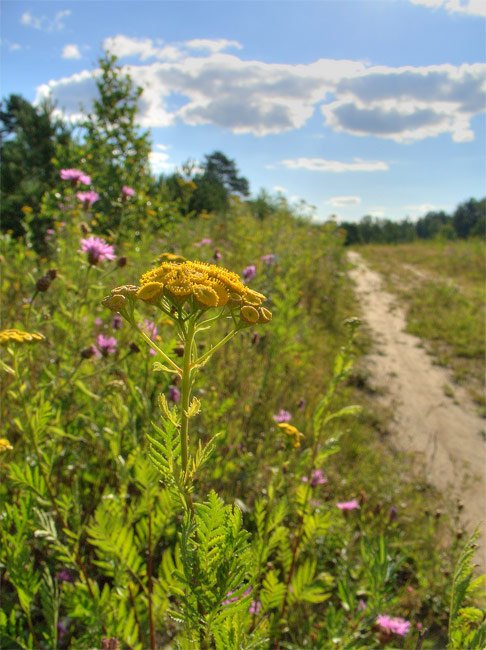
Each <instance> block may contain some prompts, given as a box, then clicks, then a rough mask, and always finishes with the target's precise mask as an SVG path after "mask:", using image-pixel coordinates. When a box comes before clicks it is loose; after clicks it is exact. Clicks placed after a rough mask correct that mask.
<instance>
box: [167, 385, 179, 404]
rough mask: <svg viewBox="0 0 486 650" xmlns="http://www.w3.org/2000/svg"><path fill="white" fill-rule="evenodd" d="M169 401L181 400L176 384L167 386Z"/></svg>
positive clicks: (177, 401)
mask: <svg viewBox="0 0 486 650" xmlns="http://www.w3.org/2000/svg"><path fill="white" fill-rule="evenodd" d="M167 399H168V400H169V402H174V403H175V404H178V403H179V402H180V401H181V392H180V390H179V389H178V388H177V387H176V386H169V393H168V395H167Z"/></svg>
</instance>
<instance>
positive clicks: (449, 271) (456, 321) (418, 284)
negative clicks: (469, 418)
mask: <svg viewBox="0 0 486 650" xmlns="http://www.w3.org/2000/svg"><path fill="white" fill-rule="evenodd" d="M357 250H359V252H360V253H361V254H362V255H363V257H364V258H365V259H366V260H367V262H369V263H370V264H371V266H372V267H373V268H375V269H376V270H378V271H380V272H381V273H382V274H383V277H384V278H385V280H386V282H387V285H388V289H389V290H390V291H391V292H392V293H394V294H395V295H396V296H397V300H398V301H399V302H400V304H401V305H404V306H405V308H406V315H407V331H409V332H410V333H411V334H414V335H416V336H418V337H419V338H421V339H422V340H423V341H424V344H425V345H426V348H427V350H428V351H429V352H430V353H431V354H432V355H433V356H434V357H435V359H436V360H437V363H439V364H440V365H443V366H445V367H448V368H450V369H451V370H452V372H453V377H454V379H455V381H456V382H457V383H459V384H461V385H464V386H465V387H466V388H467V389H468V390H469V392H470V395H471V397H472V399H473V400H474V401H475V402H476V403H477V405H478V408H479V410H480V412H481V413H482V414H484V415H486V411H485V407H486V404H485V386H484V358H485V352H486V349H485V347H486V340H485V329H484V328H485V323H486V247H485V241H484V239H482V238H479V237H476V238H471V239H467V240H456V241H447V240H443V239H437V240H434V241H416V242H414V243H411V244H397V245H368V246H361V247H359V248H358V249H357Z"/></svg>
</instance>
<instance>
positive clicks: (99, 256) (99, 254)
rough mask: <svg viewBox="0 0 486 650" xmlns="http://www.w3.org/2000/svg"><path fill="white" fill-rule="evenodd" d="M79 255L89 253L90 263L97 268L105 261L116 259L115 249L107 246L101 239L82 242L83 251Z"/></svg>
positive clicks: (83, 240) (91, 238)
mask: <svg viewBox="0 0 486 650" xmlns="http://www.w3.org/2000/svg"><path fill="white" fill-rule="evenodd" d="M78 253H88V262H89V263H90V264H91V265H92V266H96V264H98V262H102V261H103V260H114V259H115V258H116V255H115V249H114V248H113V246H111V245H110V244H107V243H106V242H105V240H104V239H101V237H88V239H82V240H81V250H79V251H78Z"/></svg>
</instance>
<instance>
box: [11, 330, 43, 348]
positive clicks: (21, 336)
mask: <svg viewBox="0 0 486 650" xmlns="http://www.w3.org/2000/svg"><path fill="white" fill-rule="evenodd" d="M44 338H45V337H44V336H43V335H42V334H38V333H37V332H32V333H30V332H22V331H21V330H17V329H10V330H2V331H1V332H0V345H9V344H10V343H37V342H38V341H42V340H43V339H44Z"/></svg>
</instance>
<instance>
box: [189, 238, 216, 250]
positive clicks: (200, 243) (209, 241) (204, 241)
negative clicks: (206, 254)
mask: <svg viewBox="0 0 486 650" xmlns="http://www.w3.org/2000/svg"><path fill="white" fill-rule="evenodd" d="M212 243H213V240H212V239H209V238H208V237H204V239H201V241H198V242H196V243H195V244H193V246H197V248H199V247H200V246H207V245H208V244H212Z"/></svg>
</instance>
